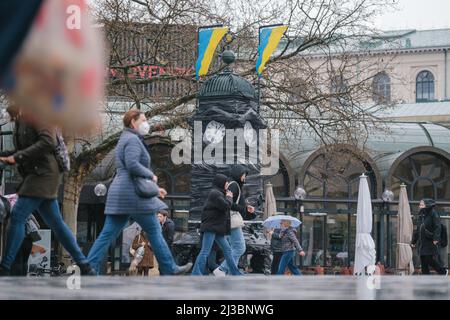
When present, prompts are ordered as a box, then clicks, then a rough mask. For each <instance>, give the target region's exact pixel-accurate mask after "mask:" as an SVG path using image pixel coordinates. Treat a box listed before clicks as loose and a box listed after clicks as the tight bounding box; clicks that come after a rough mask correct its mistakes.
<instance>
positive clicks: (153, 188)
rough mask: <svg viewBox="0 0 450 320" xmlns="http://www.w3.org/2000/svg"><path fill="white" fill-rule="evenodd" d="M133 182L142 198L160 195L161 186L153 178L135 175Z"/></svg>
mask: <svg viewBox="0 0 450 320" xmlns="http://www.w3.org/2000/svg"><path fill="white" fill-rule="evenodd" d="M133 183H134V189H135V191H136V194H137V195H138V196H139V197H141V198H153V197H156V196H157V195H159V187H158V185H157V184H156V183H155V181H153V180H152V179H148V178H143V177H134V178H133Z"/></svg>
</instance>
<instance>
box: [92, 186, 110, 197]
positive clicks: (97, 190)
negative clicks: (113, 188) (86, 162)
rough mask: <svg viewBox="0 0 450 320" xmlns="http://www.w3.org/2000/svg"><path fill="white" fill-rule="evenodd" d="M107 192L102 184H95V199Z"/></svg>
mask: <svg viewBox="0 0 450 320" xmlns="http://www.w3.org/2000/svg"><path fill="white" fill-rule="evenodd" d="M107 192H108V188H107V187H106V186H105V185H104V184H103V183H99V184H97V185H96V186H95V188H94V193H95V195H96V196H97V197H104V196H106V193H107Z"/></svg>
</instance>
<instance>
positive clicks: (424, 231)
mask: <svg viewBox="0 0 450 320" xmlns="http://www.w3.org/2000/svg"><path fill="white" fill-rule="evenodd" d="M435 205H436V203H435V201H434V200H432V199H423V200H421V201H420V203H419V209H420V211H419V216H418V220H417V229H416V231H415V232H414V234H413V238H412V241H411V246H412V247H413V248H414V247H416V245H417V246H418V250H419V255H420V263H421V269H422V274H430V267H432V268H433V269H434V270H435V271H436V272H437V273H439V274H442V275H448V270H447V269H446V268H444V267H442V265H441V264H440V263H439V260H438V259H437V256H438V245H439V241H440V239H441V222H440V218H439V215H438V213H437V212H436V211H435V210H434V207H435Z"/></svg>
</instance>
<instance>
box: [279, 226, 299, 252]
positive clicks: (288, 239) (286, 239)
mask: <svg viewBox="0 0 450 320" xmlns="http://www.w3.org/2000/svg"><path fill="white" fill-rule="evenodd" d="M295 233H296V232H295V229H294V228H292V227H289V228H285V229H281V232H280V237H281V248H282V250H283V252H286V251H292V250H295V249H297V251H303V248H302V247H301V246H300V243H299V242H298V239H297V236H296V235H295Z"/></svg>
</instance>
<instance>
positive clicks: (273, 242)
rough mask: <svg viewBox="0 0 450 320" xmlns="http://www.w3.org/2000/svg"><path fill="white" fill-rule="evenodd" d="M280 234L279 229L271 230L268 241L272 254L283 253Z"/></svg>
mask: <svg viewBox="0 0 450 320" xmlns="http://www.w3.org/2000/svg"><path fill="white" fill-rule="evenodd" d="M280 233H281V229H275V230H273V233H272V238H271V239H270V248H271V249H272V252H283V246H282V241H281V235H280Z"/></svg>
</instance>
